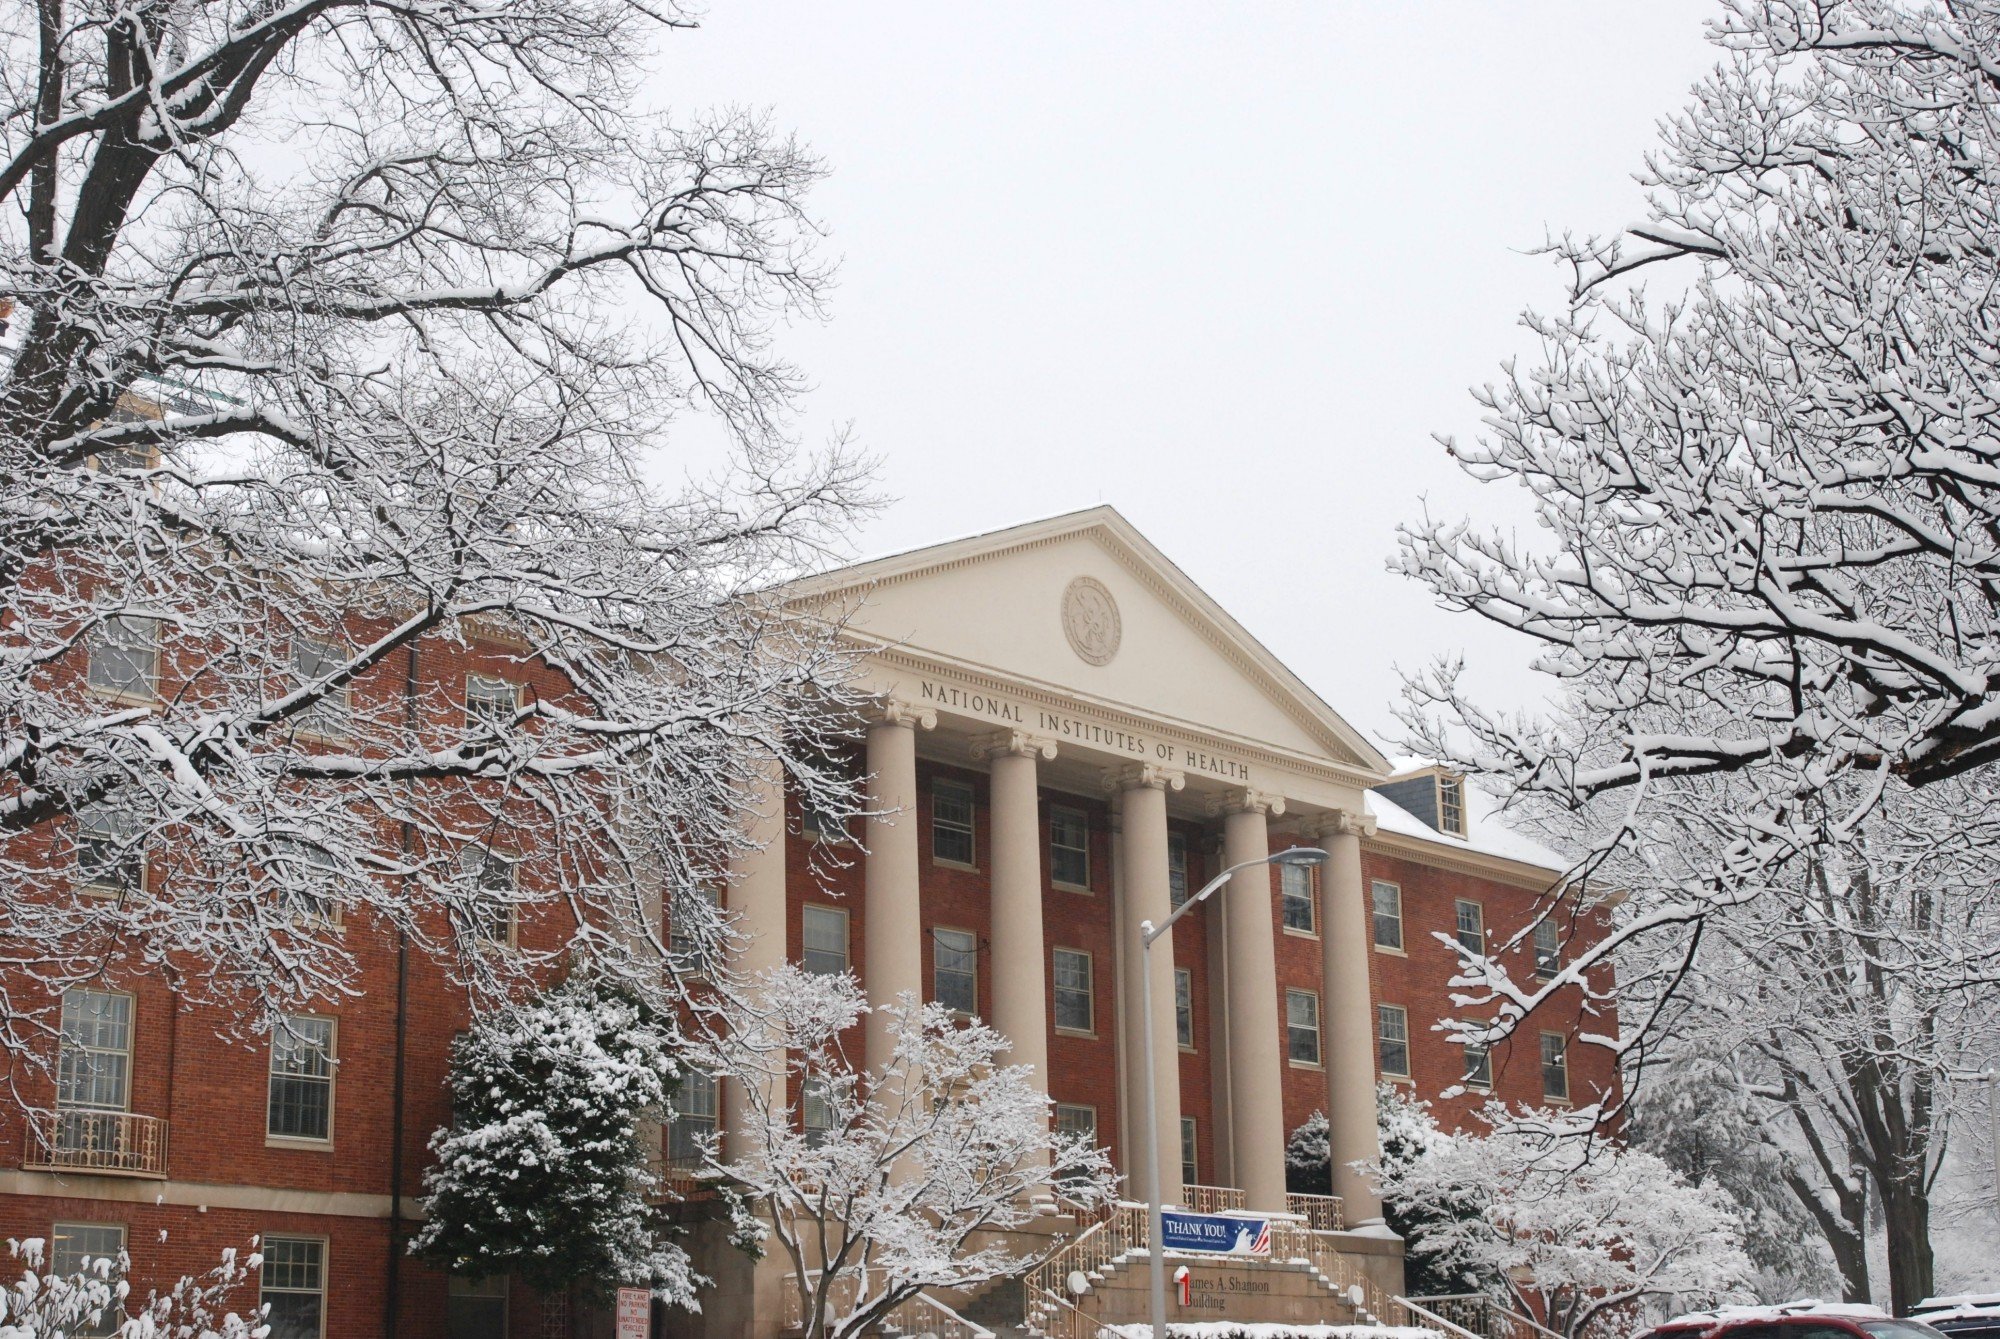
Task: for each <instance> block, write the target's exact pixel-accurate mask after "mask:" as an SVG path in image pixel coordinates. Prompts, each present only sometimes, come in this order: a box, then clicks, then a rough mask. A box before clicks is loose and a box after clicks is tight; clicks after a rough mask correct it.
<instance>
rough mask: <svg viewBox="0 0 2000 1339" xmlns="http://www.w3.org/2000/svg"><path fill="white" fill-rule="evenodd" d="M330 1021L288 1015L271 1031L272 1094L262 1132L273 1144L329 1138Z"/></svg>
mask: <svg viewBox="0 0 2000 1339" xmlns="http://www.w3.org/2000/svg"><path fill="white" fill-rule="evenodd" d="M333 1037H334V1021H333V1020H332V1019H331V1018H314V1017H311V1016H310V1015H307V1014H291V1015H288V1016H286V1017H283V1018H280V1019H279V1020H278V1022H277V1024H276V1026H274V1027H273V1028H272V1029H271V1091H270V1103H269V1110H268V1113H267V1116H266V1120H265V1126H264V1132H265V1133H266V1134H268V1135H269V1136H270V1137H271V1138H273V1139H313V1140H319V1141H322V1142H324V1141H325V1140H328V1139H331V1138H332V1137H333V1066H334V1054H333Z"/></svg>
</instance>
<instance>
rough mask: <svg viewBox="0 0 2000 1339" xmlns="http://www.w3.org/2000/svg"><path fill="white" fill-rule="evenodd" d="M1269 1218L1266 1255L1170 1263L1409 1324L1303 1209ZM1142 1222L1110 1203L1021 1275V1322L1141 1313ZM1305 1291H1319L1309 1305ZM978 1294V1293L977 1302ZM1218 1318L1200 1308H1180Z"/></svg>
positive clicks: (1039, 1325)
mask: <svg viewBox="0 0 2000 1339" xmlns="http://www.w3.org/2000/svg"><path fill="white" fill-rule="evenodd" d="M1270 1221H1271V1255H1270V1257H1269V1258H1268V1259H1264V1258H1261V1257H1259V1258H1249V1257H1242V1256H1234V1257H1216V1258H1215V1259H1213V1260H1203V1259H1200V1258H1198V1257H1184V1256H1179V1255H1176V1256H1175V1257H1173V1265H1174V1266H1176V1267H1177V1266H1179V1265H1181V1264H1186V1265H1189V1266H1190V1267H1191V1268H1192V1269H1194V1270H1195V1271H1196V1281H1197V1289H1199V1287H1200V1282H1201V1273H1202V1271H1204V1270H1225V1269H1226V1270H1230V1271H1234V1272H1236V1273H1244V1272H1247V1274H1248V1275H1249V1277H1248V1278H1246V1279H1243V1280H1234V1281H1235V1282H1241V1283H1242V1284H1243V1286H1244V1287H1245V1289H1246V1293H1245V1296H1244V1298H1243V1300H1244V1301H1247V1300H1248V1298H1249V1296H1250V1295H1251V1294H1249V1292H1248V1289H1251V1288H1254V1289H1255V1290H1256V1292H1255V1295H1256V1296H1257V1298H1258V1301H1257V1302H1256V1303H1255V1305H1258V1306H1268V1307H1272V1308H1280V1309H1282V1308H1287V1307H1289V1308H1291V1309H1293V1310H1304V1311H1312V1312H1316V1313H1317V1314H1318V1315H1319V1316H1320V1317H1321V1318H1323V1319H1327V1320H1332V1321H1335V1322H1336V1323H1344V1324H1362V1325H1404V1324H1408V1323H1410V1319H1409V1312H1408V1311H1407V1309H1406V1308H1405V1307H1404V1306H1403V1305H1402V1303H1401V1302H1400V1301H1399V1300H1397V1299H1396V1298H1394V1297H1391V1296H1389V1295H1388V1294H1386V1293H1384V1292H1382V1290H1381V1289H1380V1288H1378V1287H1377V1286H1376V1285H1375V1284H1374V1283H1373V1282H1372V1281H1371V1280H1370V1279H1369V1278H1368V1277H1367V1276H1366V1275H1364V1274H1363V1273H1362V1272H1361V1271H1360V1270H1359V1269H1358V1268H1356V1266H1355V1265H1354V1264H1353V1262H1352V1261H1351V1260H1349V1259H1348V1258H1347V1257H1346V1256H1345V1255H1343V1254H1342V1253H1341V1251H1340V1248H1339V1244H1338V1241H1337V1239H1336V1237H1335V1236H1334V1234H1333V1233H1331V1232H1329V1231H1325V1230H1316V1229H1314V1228H1311V1227H1309V1226H1307V1224H1306V1221H1305V1220H1304V1219H1302V1218H1295V1217H1286V1216H1274V1217H1272V1218H1271V1220H1270ZM1147 1223H1148V1211H1147V1209H1146V1206H1144V1205H1140V1204H1120V1205H1117V1206H1116V1207H1114V1208H1113V1209H1111V1210H1110V1212H1109V1213H1107V1214H1106V1215H1105V1216H1103V1217H1102V1218H1100V1219H1098V1220H1097V1221H1096V1222H1093V1223H1091V1224H1089V1225H1088V1226H1087V1227H1085V1228H1084V1229H1083V1230H1082V1231H1081V1232H1079V1233H1078V1234H1077V1235H1076V1236H1075V1237H1073V1238H1071V1239H1070V1240H1069V1241H1068V1242H1066V1243H1065V1244H1064V1245H1063V1246H1062V1247H1061V1248H1060V1249H1058V1250H1057V1251H1056V1252H1055V1253H1054V1254H1052V1255H1050V1256H1049V1258H1048V1259H1046V1260H1044V1261H1043V1262H1042V1263H1041V1264H1039V1265H1036V1266H1035V1267H1034V1268H1033V1269H1030V1270H1029V1271H1027V1273H1025V1274H1023V1275H1022V1276H1021V1280H1020V1283H1021V1293H1022V1296H1021V1320H1020V1326H1019V1327H1020V1328H1021V1329H1023V1330H1025V1331H1026V1332H1027V1333H1029V1334H1034V1335H1040V1336H1043V1337H1044V1339H1104V1336H1105V1334H1106V1329H1105V1326H1104V1324H1103V1323H1102V1322H1101V1321H1100V1320H1099V1318H1098V1317H1099V1315H1103V1314H1104V1313H1105V1312H1107V1311H1110V1312H1112V1313H1114V1314H1115V1313H1116V1312H1118V1311H1121V1310H1124V1311H1131V1310H1134V1309H1135V1308H1136V1309H1138V1310H1139V1311H1140V1312H1141V1313H1143V1309H1144V1305H1145V1293H1144V1290H1145V1288H1146V1283H1147V1279H1146V1271H1147V1262H1148V1259H1149V1255H1148V1249H1147V1246H1148V1234H1147ZM1074 1274H1081V1275H1082V1276H1083V1278H1084V1279H1085V1280H1086V1281H1087V1282H1088V1284H1089V1294H1090V1295H1091V1296H1092V1297H1094V1298H1095V1299H1096V1302H1095V1304H1094V1305H1092V1307H1091V1310H1092V1311H1095V1312H1097V1313H1098V1315H1092V1314H1091V1313H1090V1312H1086V1311H1084V1310H1082V1309H1081V1308H1080V1306H1079V1305H1078V1302H1077V1300H1073V1299H1072V1296H1071V1294H1070V1288H1069V1283H1070V1279H1071V1276H1072V1275H1074ZM1135 1285H1136V1286H1135ZM1313 1298H1318V1299H1319V1300H1318V1302H1317V1304H1315V1303H1314V1302H1313V1301H1312V1299H1313ZM985 1300H986V1298H985V1297H982V1298H980V1303H984V1302H985ZM977 1305H978V1304H975V1306H977ZM995 1305H996V1307H997V1306H999V1305H1000V1304H999V1303H997V1302H996V1303H995ZM1136 1318H1137V1317H1136V1316H1132V1317H1121V1319H1136ZM1216 1318H1219V1317H1201V1316H1199V1315H1198V1314H1190V1315H1186V1316H1184V1317H1183V1319H1185V1320H1195V1319H1216ZM1273 1318H1274V1319H1275V1318H1276V1317H1275V1316H1274V1317H1273ZM982 1323H983V1322H982ZM996 1328H997V1327H996ZM1506 1339H1516V1337H1515V1336H1507V1337H1506Z"/></svg>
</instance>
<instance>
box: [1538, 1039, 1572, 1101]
mask: <svg viewBox="0 0 2000 1339" xmlns="http://www.w3.org/2000/svg"><path fill="white" fill-rule="evenodd" d="M1550 1042H1554V1043H1555V1054H1554V1055H1553V1056H1551V1055H1550V1054H1549V1043H1550ZM1541 1061H1542V1100H1543V1101H1544V1102H1561V1103H1563V1104H1564V1105H1568V1103H1569V1092H1570V1083H1569V1038H1568V1037H1565V1036H1564V1035H1563V1034H1562V1033H1560V1032H1544V1033H1542V1034H1541ZM1551 1069H1553V1070H1554V1072H1556V1073H1559V1074H1561V1075H1562V1091H1561V1092H1552V1091H1550V1089H1549V1074H1550V1071H1551Z"/></svg>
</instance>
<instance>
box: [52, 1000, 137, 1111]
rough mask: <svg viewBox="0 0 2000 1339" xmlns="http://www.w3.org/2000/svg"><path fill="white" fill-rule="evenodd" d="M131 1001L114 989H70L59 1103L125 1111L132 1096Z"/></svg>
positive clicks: (64, 1007)
mask: <svg viewBox="0 0 2000 1339" xmlns="http://www.w3.org/2000/svg"><path fill="white" fill-rule="evenodd" d="M131 1084H132V997H131V996H130V995H121V994H119V993H117V992H116V991H110V990H85V989H82V988H78V989H76V990H66V991H64V992H63V997H62V1051H61V1058H60V1059H59V1060H58V1061H57V1063H56V1105H58V1106H62V1107H82V1108H86V1109H89V1110H92V1111H124V1110H126V1109H127V1107H128V1105H129V1103H130V1102H131V1098H132V1087H131Z"/></svg>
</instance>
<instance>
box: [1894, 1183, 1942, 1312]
mask: <svg viewBox="0 0 2000 1339" xmlns="http://www.w3.org/2000/svg"><path fill="white" fill-rule="evenodd" d="M1880 1189H1881V1192H1882V1217H1883V1221H1884V1222H1885V1223H1886V1225H1887V1227H1888V1235H1889V1304H1890V1309H1891V1310H1893V1311H1894V1312H1895V1313H1896V1314H1897V1315H1899V1316H1907V1315H1909V1314H1910V1308H1911V1307H1914V1306H1915V1305H1916V1304H1917V1303H1918V1302H1921V1301H1923V1300H1924V1299H1925V1298H1926V1297H1929V1296H1930V1295H1931V1293H1932V1290H1933V1288H1934V1287H1935V1285H1936V1283H1937V1271H1936V1261H1935V1259H1934V1258H1933V1256H1932V1254H1931V1199H1930V1196H1929V1195H1928V1194H1926V1193H1925V1191H1924V1189H1923V1187H1922V1186H1920V1185H1917V1184H1916V1183H1915V1182H1914V1181H1913V1180H1912V1179H1911V1178H1908V1177H1898V1178H1895V1180H1894V1182H1893V1183H1892V1184H1889V1185H1884V1186H1882V1187H1880Z"/></svg>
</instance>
